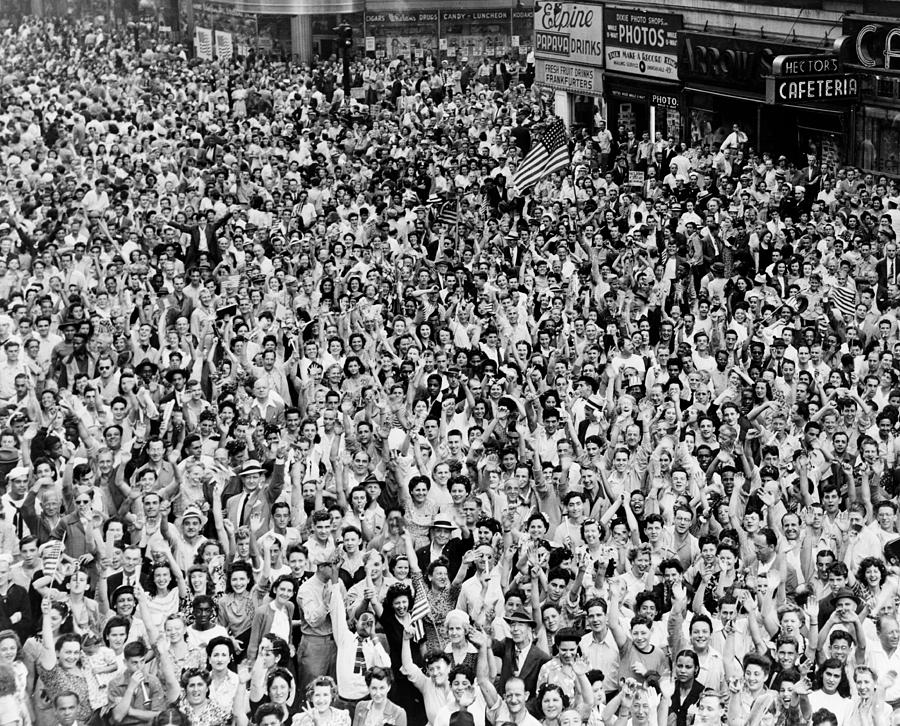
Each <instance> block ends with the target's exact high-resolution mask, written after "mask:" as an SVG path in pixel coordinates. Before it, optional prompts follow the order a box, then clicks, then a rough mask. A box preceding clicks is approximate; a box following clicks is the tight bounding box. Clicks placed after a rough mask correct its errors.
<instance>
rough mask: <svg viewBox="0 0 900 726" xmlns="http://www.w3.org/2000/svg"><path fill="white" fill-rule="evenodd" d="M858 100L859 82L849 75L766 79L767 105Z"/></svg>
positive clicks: (837, 74) (836, 74)
mask: <svg viewBox="0 0 900 726" xmlns="http://www.w3.org/2000/svg"><path fill="white" fill-rule="evenodd" d="M858 99H859V80H858V79H857V77H856V76H854V75H851V74H849V73H835V74H833V75H829V76H791V77H788V78H784V77H781V78H778V77H776V78H767V79H766V102H767V103H776V104H778V103H791V104H801V105H802V104H808V103H815V102H817V101H821V102H824V103H838V102H841V103H846V102H849V101H857V100H858Z"/></svg>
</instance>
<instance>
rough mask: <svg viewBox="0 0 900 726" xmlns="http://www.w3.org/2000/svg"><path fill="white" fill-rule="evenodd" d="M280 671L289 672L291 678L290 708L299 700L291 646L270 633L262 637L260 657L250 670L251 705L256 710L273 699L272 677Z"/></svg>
mask: <svg viewBox="0 0 900 726" xmlns="http://www.w3.org/2000/svg"><path fill="white" fill-rule="evenodd" d="M279 670H283V671H287V672H288V673H289V674H290V676H291V682H290V685H291V689H290V690H291V699H290V700H289V701H288V706H289V707H291V706H293V705H295V703H296V700H297V694H296V686H295V684H296V680H297V679H296V677H295V675H294V665H293V663H292V661H291V649H290V646H289V645H288V644H287V642H286V641H285V640H284V639H283V638H279V637H278V636H277V635H274V634H272V633H268V634H266V635H264V636H263V637H262V640H260V643H259V655H258V656H257V658H256V660H255V661H254V662H253V666H252V668H251V670H250V682H249V685H248V688H249V691H250V693H249V697H250V705H251V706H252V707H253V708H256V706H257V705H259V704H262V703H265V702H266V698H267V697H268V698H270V699H271V693H270V692H269V691H270V683H269V679H270V677H271V676H272V675H273V674H274V673H275V672H276V671H279Z"/></svg>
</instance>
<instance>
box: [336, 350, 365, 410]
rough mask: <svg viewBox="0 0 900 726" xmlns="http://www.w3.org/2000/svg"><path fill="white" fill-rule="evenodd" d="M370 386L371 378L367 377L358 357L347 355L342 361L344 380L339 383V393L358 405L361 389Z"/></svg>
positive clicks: (363, 365)
mask: <svg viewBox="0 0 900 726" xmlns="http://www.w3.org/2000/svg"><path fill="white" fill-rule="evenodd" d="M371 385H372V376H370V375H369V373H368V371H367V370H366V366H365V364H364V363H363V362H362V360H360V358H359V356H356V355H348V356H347V357H346V358H345V359H344V380H343V382H342V383H341V391H342V392H343V393H345V394H346V395H348V396H350V398H351V400H353V401H354V402H356V403H357V404H359V403H360V399H361V393H362V390H363V388H365V387H367V386H371Z"/></svg>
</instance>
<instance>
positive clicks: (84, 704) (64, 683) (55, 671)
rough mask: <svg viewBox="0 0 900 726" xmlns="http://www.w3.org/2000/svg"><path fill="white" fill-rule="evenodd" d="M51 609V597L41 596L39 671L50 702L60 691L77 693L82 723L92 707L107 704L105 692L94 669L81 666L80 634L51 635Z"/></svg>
mask: <svg viewBox="0 0 900 726" xmlns="http://www.w3.org/2000/svg"><path fill="white" fill-rule="evenodd" d="M51 609H52V605H51V603H50V599H49V598H44V599H43V600H42V601H41V613H42V615H43V625H42V630H41V637H42V639H43V646H44V648H43V650H42V651H41V654H40V658H39V659H38V675H39V676H40V678H41V681H43V684H44V693H45V694H46V696H47V699H48V700H49V701H50V703H52V702H53V699H54V698H55V697H56V696H57V695H58V694H60V693H64V692H67V691H72V692H73V693H76V694H78V699H79V703H78V713H77V715H76V719H77V720H78V721H80V722H81V723H83V724H84V723H87V722H88V721H89V720H90V718H91V717H92V715H93V713H94V711H95V710H97V709H99V708H102V707H103V706H104V705H106V694H105V693H103V692H102V691H101V689H100V684H99V683H98V682H97V677H96V676H95V675H94V673H93V671H92V670H90V669H89V668H84V667H82V663H81V657H82V652H81V637H80V636H78V635H75V634H74V633H67V634H65V635H61V636H59V637H58V638H54V632H53V621H52V620H51V619H50V617H48V616H49V613H50V610H51ZM54 641H55V642H54Z"/></svg>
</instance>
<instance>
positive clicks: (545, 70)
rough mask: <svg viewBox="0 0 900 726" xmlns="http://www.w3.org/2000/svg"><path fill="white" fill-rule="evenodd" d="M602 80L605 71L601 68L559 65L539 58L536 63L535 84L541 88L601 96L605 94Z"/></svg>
mask: <svg viewBox="0 0 900 726" xmlns="http://www.w3.org/2000/svg"><path fill="white" fill-rule="evenodd" d="M602 79H603V71H602V70H601V69H600V68H586V67H585V66H573V65H571V64H570V63H557V62H555V61H545V60H541V59H539V58H536V59H535V61H534V82H535V83H537V84H538V85H539V86H547V87H548V88H556V89H559V90H560V91H570V92H572V93H580V94H582V95H585V96H600V95H602V94H603V80H602Z"/></svg>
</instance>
